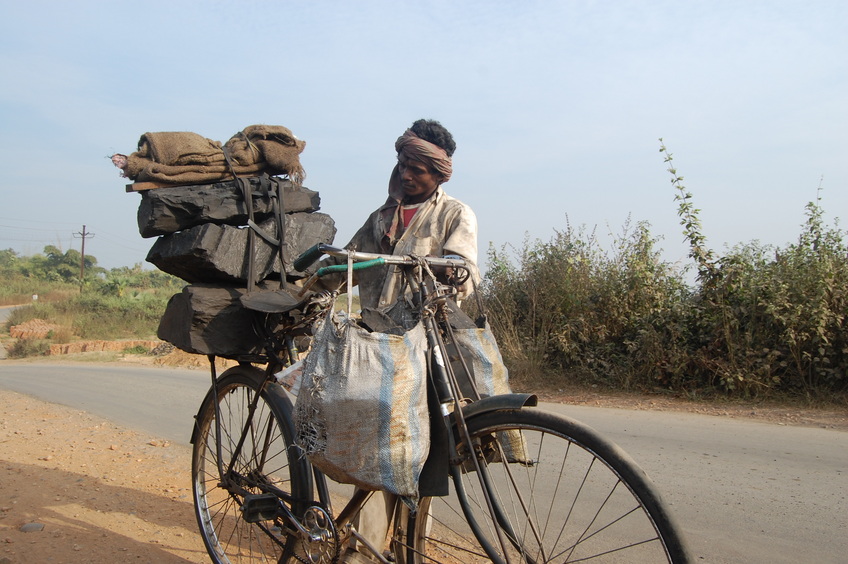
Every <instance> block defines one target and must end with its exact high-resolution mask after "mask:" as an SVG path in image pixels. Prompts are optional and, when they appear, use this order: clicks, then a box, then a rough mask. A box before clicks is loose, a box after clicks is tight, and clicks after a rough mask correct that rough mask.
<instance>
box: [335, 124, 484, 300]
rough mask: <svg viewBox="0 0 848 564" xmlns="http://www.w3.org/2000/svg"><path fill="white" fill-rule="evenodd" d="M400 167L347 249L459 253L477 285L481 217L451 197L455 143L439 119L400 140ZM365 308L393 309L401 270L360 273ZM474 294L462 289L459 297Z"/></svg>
mask: <svg viewBox="0 0 848 564" xmlns="http://www.w3.org/2000/svg"><path fill="white" fill-rule="evenodd" d="M395 149H396V150H397V154H398V163H397V165H395V168H394V169H393V170H392V174H391V177H390V179H389V197H388V199H387V200H386V202H385V203H384V204H383V205H382V206H381V207H380V208H379V209H377V210H376V211H374V213H372V214H371V215H370V216H369V217H368V220H367V221H366V222H365V224H364V225H363V226H362V227H361V228H360V229H359V231H357V232H356V234H355V235H354V236H353V238H352V239H351V240H350V243H348V244H347V248H351V249H355V250H357V251H362V252H367V253H382V254H395V255H410V254H411V255H417V256H440V257H441V256H445V255H458V256H460V257H462V258H463V259H465V260H466V261H467V262H468V264H469V269H470V271H471V276H472V277H473V278H474V281H475V282H478V281H479V280H480V274H479V271H478V269H477V218H476V217H475V215H474V212H473V211H471V208H470V207H468V206H467V205H465V204H463V203H462V202H460V201H459V200H457V199H456V198H452V197H450V196H448V195H447V194H446V193H445V192H444V190H442V188H441V185H442V184H444V183H445V182H447V181H448V180H450V177H451V173H452V161H451V157H452V155H453V153H454V151H455V149H456V143H455V142H454V140H453V136H452V135H451V133H450V132H449V131H448V130H447V129H445V128H444V126H442V124H440V123H439V122H438V121H434V120H424V119H419V120H418V121H416V122H415V123H413V124H412V127H410V128H409V129H408V130H406V132H405V133H404V134H403V135H401V136H400V137H399V138H398V140H397V142H395ZM357 283H358V285H359V297H360V303H361V305H362V307H363V308H374V309H380V308H384V307H388V306H390V305H392V304H393V303H394V302H395V301H396V300H397V298H398V295H399V292H400V289H401V287H402V284H403V279H402V276H401V273H400V272H399V270H398V268H397V267H396V266H383V267H374V268H368V269H365V270H362V271H359V272H358V273H357ZM472 290H473V287H472V284H471V281H470V280H469V281H468V282H466V284H465V285H464V286H463V287H462V288H460V294H459V299H462V298H464V297H465V296H467V295H468V294H470V293H471V291H472Z"/></svg>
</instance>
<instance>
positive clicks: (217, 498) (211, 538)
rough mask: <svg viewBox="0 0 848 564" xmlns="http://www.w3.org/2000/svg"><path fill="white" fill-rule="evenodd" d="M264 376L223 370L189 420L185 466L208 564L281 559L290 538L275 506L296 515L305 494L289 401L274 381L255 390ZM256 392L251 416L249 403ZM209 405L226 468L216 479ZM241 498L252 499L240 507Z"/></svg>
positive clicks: (307, 486) (245, 369) (305, 469)
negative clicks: (187, 465) (192, 423)
mask: <svg viewBox="0 0 848 564" xmlns="http://www.w3.org/2000/svg"><path fill="white" fill-rule="evenodd" d="M264 378H265V374H264V372H262V371H261V370H259V369H257V368H255V367H252V366H237V367H234V368H231V369H229V370H227V371H226V372H224V373H223V374H222V375H221V377H220V379H219V380H218V396H217V398H213V397H212V396H213V394H212V392H211V391H210V392H209V394H208V395H207V396H206V399H205V400H204V402H203V404H202V406H201V409H200V411H199V413H198V415H197V422H196V428H195V432H194V434H193V441H192V442H193V444H194V448H193V452H192V469H191V472H192V486H193V493H194V507H195V515H196V517H197V523H198V525H199V527H200V533H201V535H202V536H203V542H204V544H205V545H206V549H207V551H208V552H209V555H210V556H211V557H212V561H213V562H216V563H234V564H235V563H257V562H275V563H276V562H278V561H281V560H282V561H284V560H285V559H283V558H282V557H283V556H284V555H290V554H291V551H292V550H294V546H295V545H296V544H297V541H296V540H294V536H292V535H289V534H288V532H287V530H288V528H287V526H286V524H285V523H284V522H283V520H282V519H281V518H280V517H279V515H278V512H277V511H276V508H277V504H278V503H285V504H286V506H287V507H288V508H289V509H290V510H291V511H292V512H293V513H294V514H296V515H300V514H301V513H302V512H303V510H304V509H305V507H304V503H303V500H307V499H309V496H310V495H311V491H312V483H311V473H310V468H309V466H308V463H307V462H306V461H305V459H304V458H303V457H302V456H300V455H299V453H298V452H297V451H296V449H295V447H293V446H292V445H293V433H292V423H291V416H290V414H291V411H292V405H291V401H290V400H289V398H288V397H287V396H286V395H285V393H284V392H283V391H282V389H281V388H280V386H278V385H276V384H270V385H266V386H265V388H264V389H263V388H262V383H263V380H264ZM260 390H262V391H261V392H260ZM257 393H259V394H260V397H259V401H258V402H257V404H256V409H255V411H254V413H253V415H252V417H251V416H250V415H249V406H250V405H251V402H252V401H253V399H254V398H255V397H256V394H257ZM216 402H217V403H218V406H219V407H220V414H221V418H220V436H221V441H220V446H221V450H220V453H221V456H220V458H221V463H222V464H223V468H224V470H225V471H226V470H227V469H228V468H230V466H232V470H231V471H229V472H228V473H227V476H226V479H224V480H222V479H221V475H220V472H219V470H218V447H217V444H216V436H217V431H216V429H217V425H216V421H215V413H216V410H215V403H216ZM242 440H243V443H242V445H241V447H240V451H239V452H238V455H237V456H235V453H236V450H237V449H238V445H239V443H240V442H242ZM280 492H283V493H284V494H290V496H289V497H288V501H285V500H284V499H282V498H280V496H279V495H277V494H279V493H280ZM269 493H273V495H268V494H269ZM248 495H250V496H260V497H259V498H254V499H253V501H252V505H251V503H248V504H245V498H246V496H248ZM263 496H264V497H263ZM294 500H300V501H294ZM245 508H251V509H249V510H248V511H245Z"/></svg>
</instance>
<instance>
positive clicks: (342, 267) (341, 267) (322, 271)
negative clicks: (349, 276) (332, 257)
mask: <svg viewBox="0 0 848 564" xmlns="http://www.w3.org/2000/svg"><path fill="white" fill-rule="evenodd" d="M307 252H308V251H307ZM379 264H386V259H384V258H382V257H381V258H375V259H373V260H366V261H363V262H357V263H354V265H353V270H362V269H363V268H370V267H372V266H377V265H379ZM333 272H347V265H346V264H334V265H333V266H325V267H323V268H319V269H318V272H316V273H315V274H316V275H318V277H321V276H326V275H327V274H332V273H333Z"/></svg>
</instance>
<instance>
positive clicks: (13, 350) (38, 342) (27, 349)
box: [6, 339, 50, 358]
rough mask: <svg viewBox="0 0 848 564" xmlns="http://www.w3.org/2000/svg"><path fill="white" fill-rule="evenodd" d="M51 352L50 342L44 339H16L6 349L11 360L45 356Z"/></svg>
mask: <svg viewBox="0 0 848 564" xmlns="http://www.w3.org/2000/svg"><path fill="white" fill-rule="evenodd" d="M49 350H50V342H49V341H45V340H44V339H15V341H14V342H13V343H12V345H11V346H10V347H9V348H8V349H6V353H7V354H8V355H9V358H26V357H29V356H45V355H47V353H48V352H49Z"/></svg>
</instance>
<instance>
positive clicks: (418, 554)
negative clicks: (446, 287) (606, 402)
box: [396, 409, 689, 564]
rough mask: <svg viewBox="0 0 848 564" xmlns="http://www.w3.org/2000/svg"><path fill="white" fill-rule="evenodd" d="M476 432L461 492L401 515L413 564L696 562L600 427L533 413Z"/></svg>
mask: <svg viewBox="0 0 848 564" xmlns="http://www.w3.org/2000/svg"><path fill="white" fill-rule="evenodd" d="M468 427H469V432H470V435H471V442H472V444H473V449H468V448H466V447H465V446H464V444H463V442H462V441H461V440H460V439H458V444H459V445H460V446H459V447H458V449H459V451H460V452H459V453H458V454H459V455H460V456H459V457H458V459H457V460H458V461H459V462H458V464H456V465H454V466H453V467H452V470H451V472H452V477H453V484H452V488H451V494H450V495H449V496H446V497H438V498H424V499H422V500H421V502H420V503H419V507H418V511H417V513H416V514H415V515H409V513H408V512H404V511H401V512H400V515H399V522H398V529H396V530H397V531H400V536H401V537H405V538H406V541H405V543H404V547H403V548H404V550H401V551H397V550H396V552H401V553H403V554H404V555H405V558H404V559H405V560H406V561H407V562H461V563H463V564H470V563H472V562H489V561H493V562H507V561H509V562H533V563H542V562H587V561H588V562H627V563H639V562H646V563H647V562H650V563H655V562H672V563H675V564H679V563H683V562H688V561H689V557H688V555H687V550H686V548H685V545H684V541H683V538H682V536H681V534H680V531H679V529H678V527H677V526H676V525H675V523H674V520H673V518H672V516H671V514H670V512H669V510H668V509H667V507H666V506H665V505H664V504H663V502H662V500H661V499H660V496H659V494H658V493H657V491H656V489H655V487H654V486H653V484H652V482H651V481H650V479H649V478H648V477H647V475H646V474H645V472H644V471H642V470H641V469H640V468H639V467H638V466H637V465H636V463H635V462H633V460H632V459H631V458H630V457H629V456H627V454H625V453H624V451H622V450H621V449H620V448H619V447H617V446H616V445H614V444H613V443H611V442H610V441H608V440H606V439H604V438H603V437H602V436H601V435H599V434H598V433H597V432H596V431H594V430H593V429H591V428H590V427H587V426H586V425H583V424H581V423H578V422H576V421H573V420H571V419H568V418H565V417H560V416H556V415H553V414H549V413H545V412H542V411H538V410H533V409H521V410H504V411H495V412H491V413H486V414H482V415H480V416H477V417H474V418H472V419H470V420H469V421H468ZM472 451H473V453H474V454H473V455H474V456H475V457H476V459H477V461H478V463H479V467H480V469H481V470H480V472H479V473H478V472H477V470H476V469H475V466H474V465H473V462H472V461H471V459H470V457H471V456H472ZM486 493H488V496H489V499H488V501H487V499H486ZM493 515H494V518H493V517H492V516H493ZM403 521H405V522H403ZM396 539H397V537H396ZM398 540H400V539H398ZM401 542H403V541H401Z"/></svg>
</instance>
